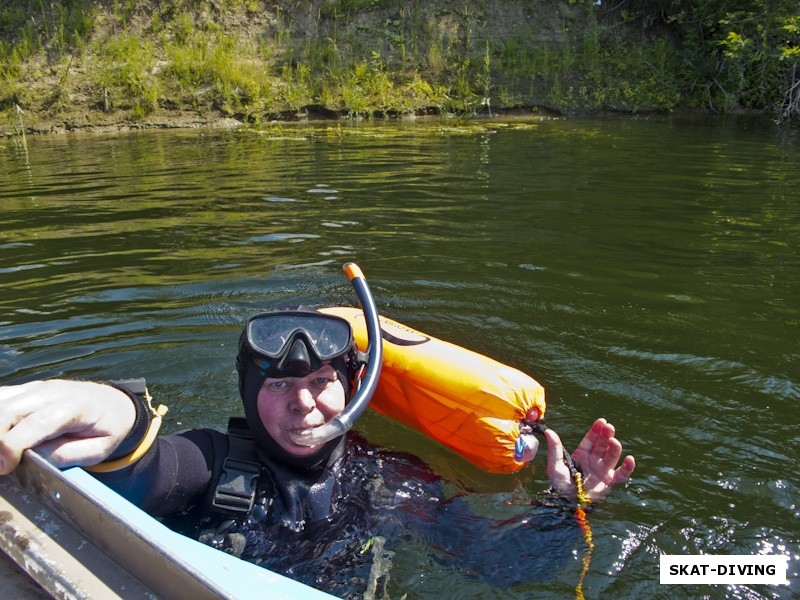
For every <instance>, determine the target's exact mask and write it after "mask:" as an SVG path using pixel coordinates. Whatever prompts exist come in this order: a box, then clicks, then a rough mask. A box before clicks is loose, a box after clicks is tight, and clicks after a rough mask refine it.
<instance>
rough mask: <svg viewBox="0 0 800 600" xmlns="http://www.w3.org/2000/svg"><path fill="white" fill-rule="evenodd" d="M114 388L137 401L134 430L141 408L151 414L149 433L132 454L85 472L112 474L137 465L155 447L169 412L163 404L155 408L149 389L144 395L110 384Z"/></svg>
mask: <svg viewBox="0 0 800 600" xmlns="http://www.w3.org/2000/svg"><path fill="white" fill-rule="evenodd" d="M110 385H112V387H114V388H117V389H119V390H120V391H123V392H125V393H127V394H128V395H129V396H131V397H134V398H135V401H134V404H136V405H137V408H136V423H135V424H134V429H136V428H137V425H138V424H139V423H140V420H139V406H140V405H141V406H144V407H145V408H146V410H147V411H148V413H149V416H150V417H151V418H150V424H149V425H148V426H147V432H146V433H145V435H144V437H143V438H142V440H141V441H140V442H139V445H138V446H136V447H135V448H134V449H133V451H132V452H130V453H129V454H126V455H125V456H121V457H119V458H113V459H112V460H109V461H105V462H101V463H98V464H96V465H91V466H87V467H84V469H85V470H87V471H91V472H92V473H110V472H111V471H119V470H120V469H124V468H125V467H128V466H130V465H132V464H134V463H136V462H137V461H138V460H139V459H141V458H142V456H144V455H145V454H146V453H147V451H148V450H149V449H150V447H151V446H152V445H153V442H155V441H156V438H157V437H158V430H159V429H161V422H162V420H163V417H164V415H165V414H167V411H168V410H169V409H168V408H167V407H166V406H164V405H163V404H159V405H158V408H153V397H152V396H151V395H150V392H148V391H147V387H144V393H135V392H133V391H131V390H129V389H128V388H127V387H125V386H123V385H115V384H110ZM112 456H113V455H112Z"/></svg>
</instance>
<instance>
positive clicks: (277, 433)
mask: <svg viewBox="0 0 800 600" xmlns="http://www.w3.org/2000/svg"><path fill="white" fill-rule="evenodd" d="M344 405H345V393H344V385H343V384H342V382H341V381H339V375H338V373H337V372H336V370H335V369H334V368H333V367H332V366H331V365H329V364H326V365H323V366H322V367H321V368H320V369H318V370H316V371H314V372H312V373H309V374H308V375H306V376H305V377H281V378H272V377H267V379H266V380H265V381H264V384H263V385H262V386H261V390H259V392H258V403H257V406H258V416H259V417H260V418H261V422H262V423H263V424H264V428H265V429H266V430H267V433H268V434H269V435H270V437H271V438H272V439H273V440H275V441H276V442H277V443H278V445H280V447H281V448H283V449H284V450H286V451H287V452H290V453H292V454H294V455H296V456H307V455H309V454H313V453H314V452H316V451H317V450H319V449H320V447H321V446H319V445H318V446H303V445H301V444H297V443H295V442H294V441H293V436H294V435H295V434H297V433H299V432H302V431H304V430H306V429H312V428H314V427H319V426H320V425H322V424H324V423H326V422H327V421H329V420H330V419H331V418H333V417H335V416H336V415H338V414H339V413H340V412H342V410H343V409H344Z"/></svg>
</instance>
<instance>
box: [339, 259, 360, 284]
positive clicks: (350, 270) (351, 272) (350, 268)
mask: <svg viewBox="0 0 800 600" xmlns="http://www.w3.org/2000/svg"><path fill="white" fill-rule="evenodd" d="M342 268H343V269H344V272H345V275H347V278H348V279H349V280H350V281H353V279H355V278H356V277H361V279H364V273H362V272H361V268H360V267H359V266H358V265H357V264H356V263H347V264H345V265H344V266H343V267H342Z"/></svg>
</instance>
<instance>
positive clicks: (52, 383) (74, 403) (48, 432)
mask: <svg viewBox="0 0 800 600" xmlns="http://www.w3.org/2000/svg"><path fill="white" fill-rule="evenodd" d="M135 419H136V410H135V408H134V405H133V402H131V399H130V398H129V397H128V396H127V395H126V394H125V393H123V392H121V391H119V390H117V389H115V388H113V387H111V386H108V385H103V384H100V383H92V382H88V381H67V380H62V379H53V380H48V381H33V382H30V383H25V384H22V385H11V386H2V387H0V474H2V475H6V474H8V473H10V472H11V471H13V470H14V469H15V468H16V467H17V465H18V464H19V461H20V459H21V458H22V453H23V452H24V451H25V450H27V449H28V448H35V449H36V451H37V452H38V453H39V454H41V455H42V456H43V457H44V458H46V459H47V460H48V461H50V462H51V463H53V464H54V465H55V466H57V467H67V466H73V465H92V464H96V463H98V462H101V461H102V460H104V459H105V458H106V457H108V456H109V455H110V454H111V453H112V452H113V451H114V450H115V449H116V447H117V446H119V444H120V442H121V441H122V440H123V439H124V438H125V436H126V435H127V434H128V433H129V432H130V430H131V428H132V427H133V423H134V421H135Z"/></svg>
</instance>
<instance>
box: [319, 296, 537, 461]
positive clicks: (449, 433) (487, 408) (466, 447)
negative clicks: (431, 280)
mask: <svg viewBox="0 0 800 600" xmlns="http://www.w3.org/2000/svg"><path fill="white" fill-rule="evenodd" d="M319 310H320V312H324V313H328V314H334V315H338V316H340V317H343V318H345V319H347V320H348V321H349V322H350V324H351V326H352V328H353V333H354V335H355V339H356V343H357V344H358V346H359V348H360V349H361V350H363V349H364V348H365V347H366V344H367V332H366V325H365V322H364V316H363V314H362V312H361V311H360V310H358V309H355V308H347V307H333V308H323V309H319ZM380 325H381V332H382V337H383V367H382V370H381V375H380V379H379V381H378V387H377V389H376V391H375V394H374V396H373V397H372V401H371V402H370V406H371V407H372V408H374V409H375V410H376V411H378V412H379V413H381V414H383V415H386V416H387V417H390V418H392V419H395V420H396V421H399V422H401V423H403V424H405V425H407V426H409V427H411V428H413V429H416V430H417V431H419V432H420V433H422V434H424V435H426V436H428V437H430V438H432V439H434V440H437V441H438V442H440V443H442V444H444V445H445V446H447V447H449V448H451V449H452V450H454V451H455V452H457V453H458V454H460V455H461V456H462V457H464V458H465V459H467V460H468V461H469V462H471V463H472V464H474V465H476V466H478V467H480V468H482V469H484V470H486V471H489V472H492V473H513V472H516V471H519V470H520V469H521V468H522V467H524V466H525V464H526V462H519V461H518V460H517V459H516V458H515V445H516V444H517V440H518V438H519V437H520V433H521V432H520V424H521V423H520V422H521V420H522V419H523V418H528V419H530V420H532V421H536V420H537V419H539V418H542V417H544V412H545V399H544V388H543V387H542V386H541V385H540V384H539V383H537V382H536V381H535V380H534V379H533V378H532V377H530V376H528V375H526V374H525V373H523V372H522V371H519V370H517V369H515V368H513V367H509V366H507V365H504V364H502V363H499V362H497V361H496V360H493V359H491V358H488V357H486V356H482V355H481V354H478V353H477V352H473V351H471V350H467V349H466V348H462V347H460V346H457V345H455V344H451V343H449V342H445V341H443V340H439V339H436V338H434V337H431V336H429V335H426V334H424V333H422V332H419V331H416V330H414V329H412V328H410V327H406V326H405V325H402V324H401V323H398V322H396V321H393V320H391V319H387V318H385V317H380Z"/></svg>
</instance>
